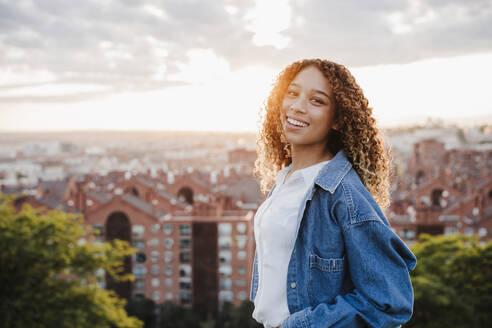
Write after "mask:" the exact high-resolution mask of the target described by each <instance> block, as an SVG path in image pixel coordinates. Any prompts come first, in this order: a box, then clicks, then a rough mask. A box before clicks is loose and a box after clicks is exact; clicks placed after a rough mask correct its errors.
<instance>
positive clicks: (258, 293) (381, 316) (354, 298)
mask: <svg viewBox="0 0 492 328" xmlns="http://www.w3.org/2000/svg"><path fill="white" fill-rule="evenodd" d="M371 114H372V109H371V108H370V107H368V101H367V99H366V98H365V97H364V95H363V93H362V90H361V88H360V87H359V86H358V85H357V83H356V81H355V79H354V78H353V77H352V75H351V74H350V72H349V71H348V70H347V69H346V68H345V67H344V66H342V65H339V64H336V63H333V62H330V61H326V60H319V59H314V60H301V61H297V62H294V63H292V64H291V65H289V66H288V67H287V68H285V69H284V70H283V71H282V72H281V73H280V75H279V77H278V78H277V81H276V83H275V85H274V87H273V90H272V91H271V93H270V95H269V97H268V100H267V103H266V105H265V112H264V116H263V121H262V127H261V131H260V135H259V138H258V141H257V145H258V154H259V157H258V160H257V162H256V173H257V174H259V176H260V178H261V185H262V190H263V191H266V190H267V189H268V188H269V187H270V186H271V185H272V184H274V186H273V188H272V190H271V191H270V193H269V195H268V197H267V199H266V200H265V202H264V203H263V204H262V205H261V206H260V208H259V209H258V211H257V213H256V215H255V218H254V233H255V240H256V254H255V259H254V265H253V275H252V281H251V294H250V299H251V300H252V301H254V304H255V309H254V312H253V318H255V319H256V320H257V321H258V322H260V323H263V325H264V326H265V327H267V328H269V327H283V328H291V327H397V326H399V325H400V324H402V323H404V322H406V321H408V320H409V319H410V317H411V315H412V308H413V291H412V286H411V282H410V278H409V273H408V271H409V270H412V269H413V268H414V266H415V264H416V259H415V257H414V255H413V254H412V253H411V251H410V250H409V249H408V248H407V247H406V245H405V244H404V243H403V242H402V241H401V240H400V239H399V238H398V236H397V235H396V234H395V233H393V232H392V230H391V228H390V226H389V223H388V221H387V220H386V218H385V216H384V214H383V212H382V210H381V208H386V207H387V206H388V205H389V181H388V180H389V168H390V161H389V159H388V156H387V155H386V152H385V150H384V147H383V142H382V140H381V137H380V135H379V133H378V130H377V128H376V126H375V120H374V118H373V117H372V116H371Z"/></svg>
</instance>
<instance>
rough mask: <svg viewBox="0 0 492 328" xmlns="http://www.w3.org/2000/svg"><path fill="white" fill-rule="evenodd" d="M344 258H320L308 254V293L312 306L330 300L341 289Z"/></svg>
mask: <svg viewBox="0 0 492 328" xmlns="http://www.w3.org/2000/svg"><path fill="white" fill-rule="evenodd" d="M344 276H345V258H344V257H342V258H322V257H319V256H318V255H316V254H310V255H309V284H308V294H309V299H310V301H311V303H312V304H311V305H312V306H316V305H317V304H319V303H322V302H331V301H332V300H333V299H334V298H335V296H336V295H338V294H339V293H340V292H341V290H342V285H343V281H344Z"/></svg>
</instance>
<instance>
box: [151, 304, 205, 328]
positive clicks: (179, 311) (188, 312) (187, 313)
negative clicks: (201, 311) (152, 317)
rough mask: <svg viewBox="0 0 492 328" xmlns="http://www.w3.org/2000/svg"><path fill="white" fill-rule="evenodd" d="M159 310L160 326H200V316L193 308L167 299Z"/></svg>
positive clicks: (171, 327)
mask: <svg viewBox="0 0 492 328" xmlns="http://www.w3.org/2000/svg"><path fill="white" fill-rule="evenodd" d="M159 310H160V323H159V328H200V317H199V316H198V314H197V313H195V312H193V310H192V309H191V308H187V307H184V306H182V305H178V304H175V303H173V302H169V301H167V302H164V303H162V304H161V305H160V306H159Z"/></svg>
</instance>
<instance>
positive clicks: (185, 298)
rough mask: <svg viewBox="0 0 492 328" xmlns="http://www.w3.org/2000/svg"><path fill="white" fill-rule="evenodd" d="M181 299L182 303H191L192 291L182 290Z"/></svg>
mask: <svg viewBox="0 0 492 328" xmlns="http://www.w3.org/2000/svg"><path fill="white" fill-rule="evenodd" d="M179 299H180V301H181V304H190V303H191V293H190V292H181V293H179Z"/></svg>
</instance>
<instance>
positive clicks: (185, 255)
mask: <svg viewBox="0 0 492 328" xmlns="http://www.w3.org/2000/svg"><path fill="white" fill-rule="evenodd" d="M179 261H180V262H181V263H190V253H189V252H181V253H179Z"/></svg>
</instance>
